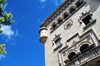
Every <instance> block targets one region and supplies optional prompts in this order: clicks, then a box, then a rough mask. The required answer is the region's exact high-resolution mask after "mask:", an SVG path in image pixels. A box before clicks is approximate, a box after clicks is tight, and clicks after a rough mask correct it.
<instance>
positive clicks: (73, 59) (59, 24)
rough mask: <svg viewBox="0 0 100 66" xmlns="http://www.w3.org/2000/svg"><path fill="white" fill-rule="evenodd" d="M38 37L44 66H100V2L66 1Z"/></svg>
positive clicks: (89, 0) (43, 27) (98, 0)
mask: <svg viewBox="0 0 100 66" xmlns="http://www.w3.org/2000/svg"><path fill="white" fill-rule="evenodd" d="M39 33H40V39H39V40H40V42H41V43H43V44H44V45H45V66H100V0H65V1H64V3H63V4H62V5H61V6H60V7H59V8H57V9H56V11H54V13H53V14H52V15H51V16H50V17H49V18H47V19H46V20H45V21H44V22H43V23H42V25H41V29H40V31H39Z"/></svg>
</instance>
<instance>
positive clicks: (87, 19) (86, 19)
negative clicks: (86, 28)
mask: <svg viewBox="0 0 100 66" xmlns="http://www.w3.org/2000/svg"><path fill="white" fill-rule="evenodd" d="M82 21H83V22H84V24H85V25H88V24H89V23H91V22H93V19H92V18H91V16H90V15H87V16H86V17H85V18H84V19H82Z"/></svg>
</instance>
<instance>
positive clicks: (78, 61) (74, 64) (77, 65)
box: [66, 46, 100, 66]
mask: <svg viewBox="0 0 100 66" xmlns="http://www.w3.org/2000/svg"><path fill="white" fill-rule="evenodd" d="M99 56H100V46H99V47H97V48H93V49H91V50H89V51H87V52H86V53H84V54H81V55H80V56H79V57H77V58H75V59H73V60H72V61H68V62H67V63H66V65H67V66H81V65H84V64H85V63H87V62H89V61H91V60H93V59H95V58H97V57H99Z"/></svg>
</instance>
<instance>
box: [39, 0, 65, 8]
mask: <svg viewBox="0 0 100 66" xmlns="http://www.w3.org/2000/svg"><path fill="white" fill-rule="evenodd" d="M64 1H65V0H40V2H41V3H42V6H41V8H42V9H44V8H45V6H47V2H49V3H51V4H53V5H55V6H59V5H60V4H61V3H62V2H64Z"/></svg>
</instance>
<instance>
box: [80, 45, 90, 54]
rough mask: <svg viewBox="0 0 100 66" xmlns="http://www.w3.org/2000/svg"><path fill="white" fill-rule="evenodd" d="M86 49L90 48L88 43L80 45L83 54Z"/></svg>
mask: <svg viewBox="0 0 100 66" xmlns="http://www.w3.org/2000/svg"><path fill="white" fill-rule="evenodd" d="M88 50H90V46H89V45H88V44H84V45H82V46H81V47H80V52H81V53H82V54H83V53H85V52H87V51H88Z"/></svg>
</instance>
